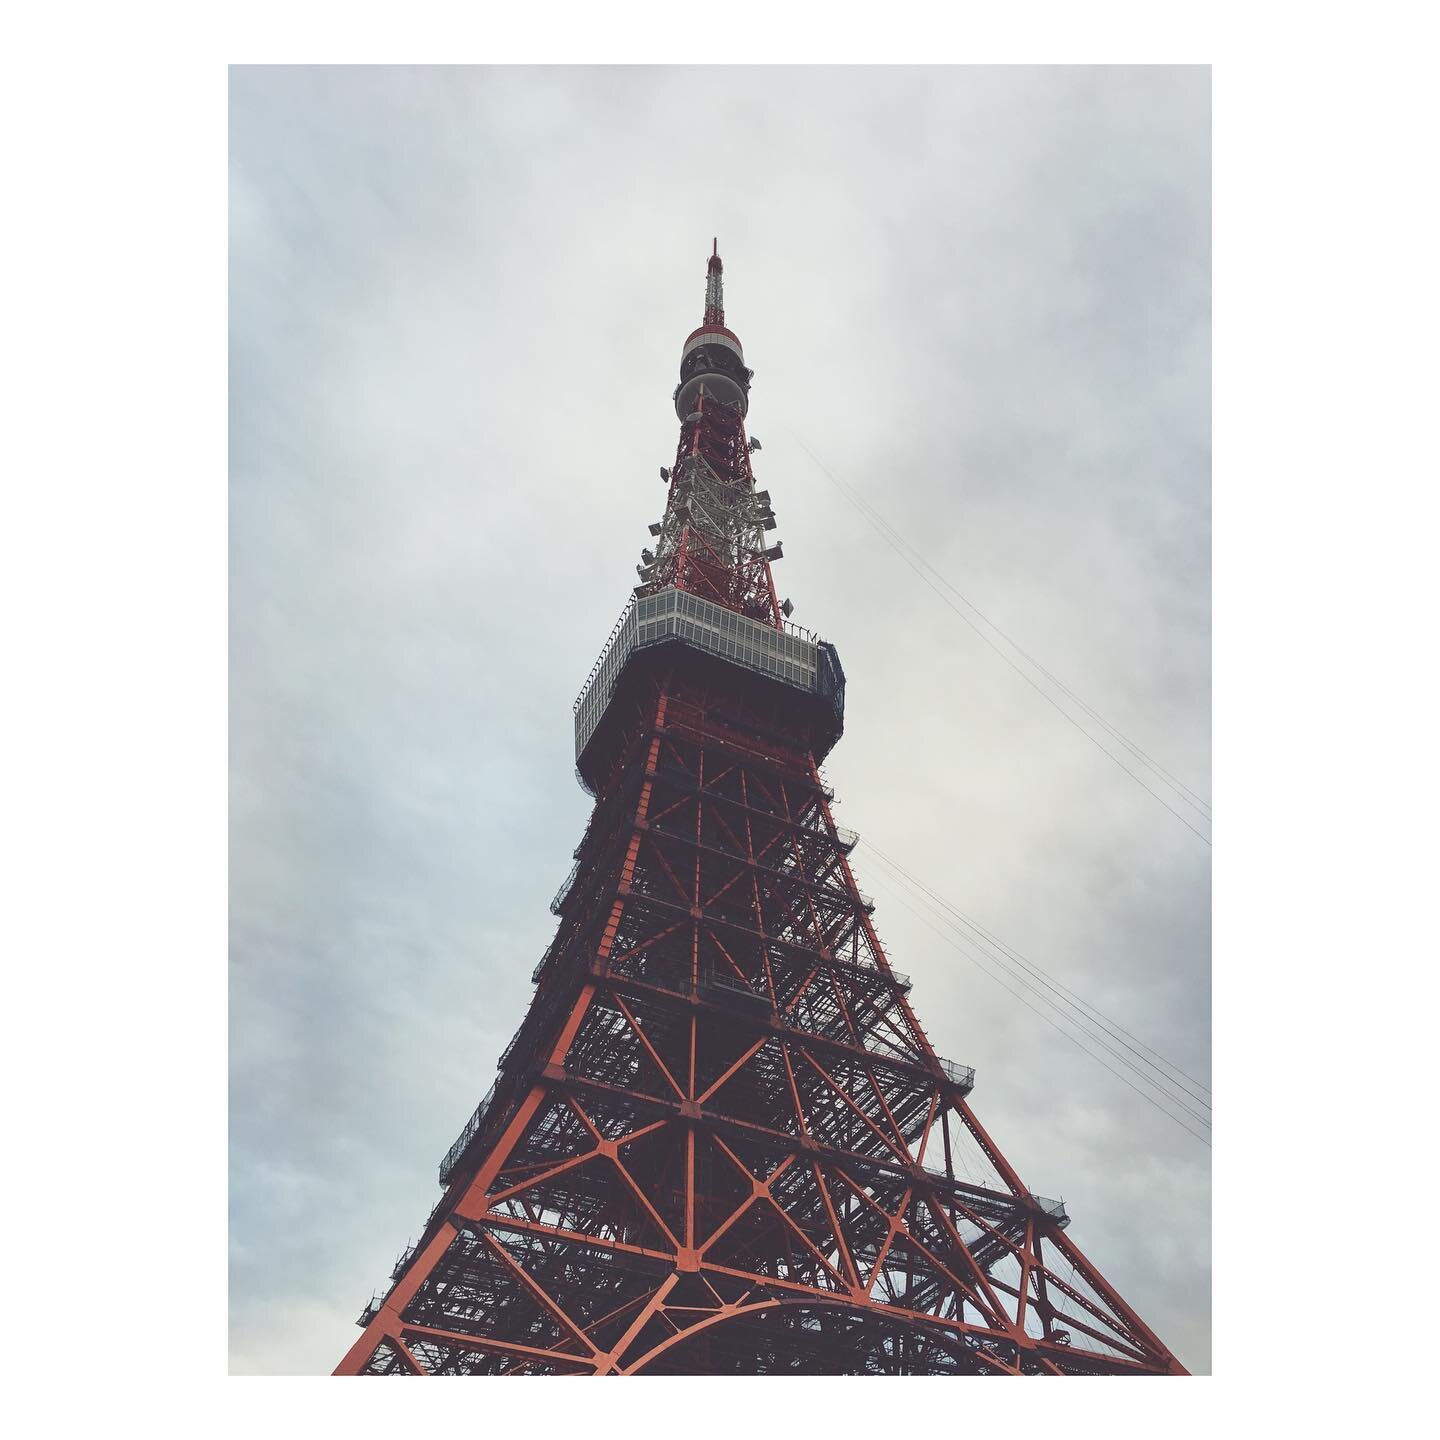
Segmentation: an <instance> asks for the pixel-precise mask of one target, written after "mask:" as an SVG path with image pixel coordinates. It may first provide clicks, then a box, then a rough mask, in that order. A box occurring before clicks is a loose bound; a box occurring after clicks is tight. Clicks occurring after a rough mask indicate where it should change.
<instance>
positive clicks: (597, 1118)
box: [335, 248, 1186, 1376]
mask: <svg viewBox="0 0 1440 1440" xmlns="http://www.w3.org/2000/svg"><path fill="white" fill-rule="evenodd" d="M722 271H723V267H722V265H721V261H720V256H719V253H718V248H717V249H716V250H715V251H714V252H712V254H711V256H710V258H709V265H708V273H707V277H706V289H705V312H704V320H703V323H702V324H701V325H700V327H699V328H698V329H696V330H694V331H693V332H692V333H691V334H690V335H688V336H687V337H686V339H685V342H684V344H683V346H682V347H681V352H680V382H679V384H678V386H677V387H676V389H675V393H674V403H675V413H676V415H677V417H678V418H679V422H680V440H679V444H678V446H677V447H676V451H675V459H674V463H673V464H672V465H671V466H669V467H667V468H666V469H663V470H662V471H661V472H660V473H661V477H662V479H663V480H664V481H665V482H666V483H667V485H668V497H667V500H666V505H665V511H664V514H663V515H662V516H661V518H660V519H659V520H658V521H657V522H656V523H654V524H652V525H651V526H650V534H651V537H652V539H651V541H650V543H649V546H647V548H646V549H644V550H643V551H642V552H641V562H640V565H639V566H638V577H639V584H638V585H637V586H636V587H635V590H634V594H633V595H632V596H631V598H630V600H629V603H628V604H627V605H626V607H625V609H624V611H623V613H622V614H621V616H620V618H619V620H618V621H617V622H616V625H615V628H614V630H613V631H612V632H611V635H610V638H609V640H608V641H607V642H606V644H605V646H604V648H603V649H602V651H601V652H600V657H599V659H598V660H597V661H596V662H595V666H594V669H593V670H592V671H591V673H590V677H589V679H588V680H587V681H586V682H585V685H584V688H583V689H582V690H581V692H580V698H579V699H578V700H577V701H576V704H575V764H576V770H577V774H578V776H579V779H580V782H581V784H582V785H583V786H584V787H585V789H586V790H587V791H588V792H589V793H590V794H591V795H593V796H594V799H595V807H594V810H593V812H592V814H591V817H590V821H589V824H588V825H587V827H586V830H585V833H584V835H583V836H582V837H581V840H580V843H579V845H578V846H577V847H576V849H575V854H574V860H575V864H574V868H573V869H572V870H571V872H570V875H569V877H568V878H567V879H566V881H565V883H564V884H563V885H562V886H561V887H560V891H559V893H558V894H557V895H556V897H555V900H554V903H553V905H552V907H551V908H552V910H553V912H554V913H555V915H556V916H557V917H558V918H559V926H558V929H557V931H556V934H555V938H554V940H553V941H552V942H551V944H550V947H549V949H548V950H547V951H546V952H545V954H544V955H543V957H542V958H541V960H540V963H539V964H538V965H537V966H536V967H535V972H534V977H533V978H534V981H535V987H536V988H535V995H534V999H533V1002H532V1003H531V1006H530V1010H529V1012H528V1014H527V1015H526V1016H525V1018H524V1021H523V1023H522V1024H521V1025H520V1028H519V1029H518V1030H517V1031H516V1032H515V1035H514V1038H513V1039H512V1040H511V1041H510V1043H509V1045H508V1046H506V1048H505V1051H504V1053H503V1054H502V1055H501V1056H500V1060H499V1064H498V1070H499V1074H498V1076H497V1078H496V1081H495V1083H494V1085H493V1086H492V1087H491V1089H490V1092H489V1094H487V1095H486V1096H485V1098H484V1099H483V1100H482V1101H481V1102H480V1104H479V1106H478V1107H477V1109H476V1110H475V1112H474V1114H473V1115H472V1116H471V1118H470V1120H469V1121H468V1123H467V1124H466V1125H465V1128H464V1129H463V1130H462V1131H461V1132H460V1135H459V1137H458V1138H457V1139H456V1141H455V1143H454V1144H453V1145H452V1146H451V1147H450V1151H449V1153H448V1154H447V1155H446V1156H445V1158H444V1160H443V1161H442V1162H441V1164H440V1183H441V1185H442V1187H443V1191H444V1193H443V1194H442V1196H441V1198H440V1201H439V1203H438V1204H437V1205H436V1206H435V1208H434V1210H433V1211H432V1212H431V1214H430V1217H429V1219H428V1221H427V1222H426V1224H425V1228H424V1231H423V1233H422V1235H421V1238H420V1239H419V1240H418V1241H417V1242H416V1243H415V1244H414V1245H412V1246H410V1247H409V1248H408V1249H407V1250H406V1251H405V1253H404V1254H402V1255H401V1256H400V1258H399V1260H398V1261H397V1263H396V1265H395V1269H394V1272H393V1275H392V1279H391V1284H390V1285H389V1288H388V1289H387V1290H386V1291H385V1293H384V1294H383V1295H380V1296H377V1297H375V1298H374V1299H373V1300H372V1301H371V1302H370V1304H369V1305H368V1306H367V1307H366V1309H365V1311H364V1313H363V1314H362V1315H361V1317H360V1322H359V1323H360V1326H361V1330H362V1333H361V1335H360V1337H359V1339H358V1340H356V1341H355V1343H354V1345H353V1346H352V1347H351V1348H350V1350H349V1351H348V1353H347V1354H346V1355H345V1357H344V1359H343V1360H342V1361H341V1362H340V1364H339V1366H338V1367H337V1368H336V1371H335V1373H336V1374H338V1375H414V1376H421V1375H666V1374H669V1375H719V1374H727V1375H771V1374H793V1375H856V1374H875V1375H1157V1374H1166V1375H1183V1374H1185V1373H1186V1371H1185V1370H1184V1368H1183V1367H1182V1366H1181V1365H1180V1363H1179V1362H1178V1361H1177V1360H1176V1359H1175V1357H1174V1356H1173V1355H1172V1354H1171V1353H1170V1352H1169V1350H1167V1349H1166V1347H1165V1346H1164V1344H1162V1343H1161V1341H1160V1340H1159V1339H1158V1338H1157V1337H1156V1336H1155V1335H1154V1334H1153V1333H1152V1332H1151V1331H1150V1330H1149V1329H1148V1328H1147V1327H1146V1325H1145V1324H1144V1323H1143V1322H1142V1321H1141V1320H1140V1318H1139V1317H1138V1316H1137V1315H1136V1314H1135V1312H1134V1311H1133V1310H1132V1309H1131V1308H1130V1307H1129V1306H1128V1305H1127V1304H1126V1303H1125V1301H1124V1300H1122V1299H1121V1298H1120V1296H1119V1295H1118V1294H1116V1292H1115V1291H1114V1290H1113V1289H1112V1288H1111V1287H1110V1286H1109V1285H1108V1284H1107V1283H1106V1281H1105V1280H1104V1278H1103V1277H1102V1276H1101V1275H1100V1273H1099V1271H1098V1270H1097V1269H1096V1267H1095V1266H1094V1265H1093V1264H1092V1263H1091V1262H1090V1261H1089V1260H1087V1259H1086V1257H1085V1256H1084V1255H1083V1254H1082V1253H1081V1251H1080V1250H1079V1249H1078V1248H1077V1247H1076V1246H1075V1244H1074V1242H1073V1241H1072V1240H1071V1239H1070V1237H1069V1235H1068V1233H1067V1226H1068V1224H1069V1217H1068V1216H1067V1214H1066V1212H1065V1208H1064V1206H1063V1205H1061V1204H1058V1203H1057V1202H1054V1201H1051V1200H1046V1199H1042V1198H1041V1197H1039V1196H1037V1195H1034V1194H1032V1193H1031V1192H1030V1190H1029V1189H1028V1188H1027V1187H1026V1185H1025V1184H1024V1182H1023V1181H1022V1180H1021V1179H1020V1177H1019V1176H1018V1175H1017V1174H1016V1172H1015V1170H1014V1168H1013V1167H1012V1166H1011V1165H1010V1164H1009V1163H1008V1162H1007V1161H1006V1159H1005V1157H1004V1156H1003V1155H1002V1154H1001V1152H1000V1150H999V1149H998V1148H997V1147H996V1145H995V1142H994V1141H993V1140H992V1139H991V1138H990V1136H989V1134H988V1133H987V1132H986V1131H985V1129H984V1128H983V1127H982V1126H981V1124H980V1122H979V1120H978V1119H977V1118H976V1117H975V1114H974V1112H973V1111H972V1110H971V1108H970V1099H969V1097H970V1094H971V1090H972V1088H973V1086H974V1081H975V1076H974V1072H973V1071H972V1070H971V1069H969V1068H967V1067H966V1066H964V1065H958V1064H955V1063H954V1062H953V1061H950V1060H947V1059H943V1058H942V1057H940V1056H939V1055H937V1054H936V1053H935V1051H934V1049H933V1048H932V1046H931V1044H930V1041H929V1039H928V1037H927V1036H926V1033H925V1030H924V1029H923V1027H922V1026H921V1024H920V1022H919V1020H918V1019H917V1018H916V1013H915V1010H914V1009H913V1008H912V1005H911V1000H910V981H909V980H908V978H907V977H906V976H905V975H903V974H902V973H901V972H900V971H898V970H896V969H894V968H893V967H892V965H891V964H890V961H889V958H888V957H887V956H886V954H885V951H884V949H883V948H882V946H881V943H880V940H879V938H878V937H877V935H876V932H875V928H874V926H873V924H872V921H871V914H872V912H873V910H874V905H873V903H872V901H871V900H870V899H869V897H868V896H866V895H865V894H864V893H863V892H862V891H861V890H860V889H859V888H858V887H857V886H856V883H855V877H854V875H853V874H852V873H851V868H850V860H849V857H850V854H851V852H852V851H853V850H854V849H855V846H856V844H857V839H858V837H857V836H856V835H855V833H854V832H853V831H850V830H847V829H845V828H843V827H842V826H839V825H837V824H836V823H835V820H834V816H833V814H832V812H831V802H832V800H833V799H834V795H833V792H832V791H831V789H830V788H829V786H828V784H827V783H826V781H825V778H824V777H823V775H822V774H821V772H820V769H819V768H818V767H819V764H820V762H821V761H822V760H823V759H824V758H825V756H826V755H827V754H828V753H829V751H830V750H831V748H832V747H833V746H834V745H835V743H836V742H837V741H838V740H839V739H840V736H841V732H842V728H843V721H844V703H845V675H844V672H843V670H842V669H841V666H840V659H839V656H838V654H837V653H836V650H835V647H834V646H833V645H831V644H829V643H827V642H825V641H823V640H821V639H819V638H818V637H816V636H815V635H813V634H811V633H810V632H809V631H807V630H804V629H802V628H800V627H798V626H796V625H794V624H793V623H792V622H791V621H790V619H789V616H790V613H791V606H790V603H789V601H788V600H787V601H786V602H784V603H783V604H782V603H780V602H779V601H778V600H777V598H776V592H775V585H774V580H773V577H772V574H771V566H772V564H773V562H774V561H776V560H778V559H780V557H781V547H780V545H779V543H778V542H775V541H774V540H773V538H772V533H771V532H773V531H774V529H775V524H776V521H775V514H774V511H773V510H772V508H771V503H770V495H769V493H768V491H765V490H757V489H756V486H755V477H754V474H753V472H752V469H751V455H752V452H754V451H757V450H759V448H760V445H759V442H758V441H755V440H750V439H748V438H747V436H746V430H745V419H746V415H747V412H748V408H749V397H750V382H751V378H752V372H751V371H750V370H749V369H747V368H746V365H745V357H744V352H743V350H742V348H741V344H740V340H739V338H738V337H737V336H736V335H735V334H734V332H733V331H731V330H730V329H728V328H727V327H726V324H725V311H724V299H723V294H722Z"/></svg>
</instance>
